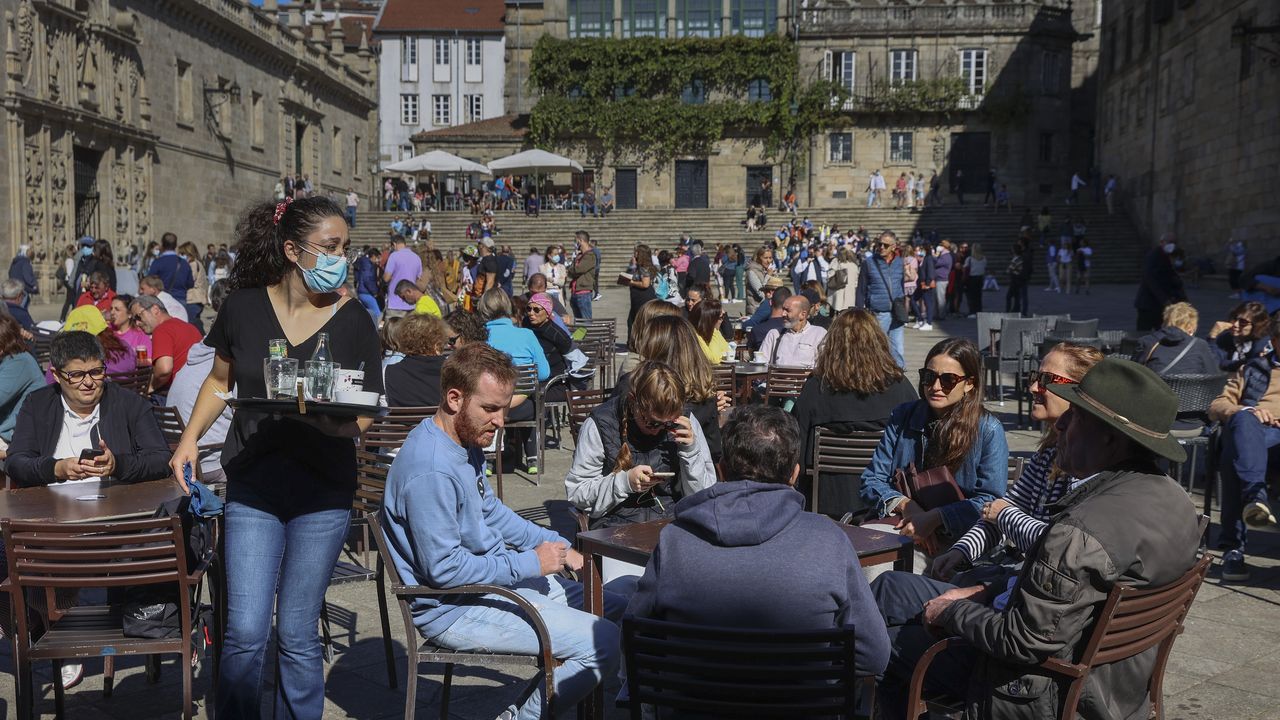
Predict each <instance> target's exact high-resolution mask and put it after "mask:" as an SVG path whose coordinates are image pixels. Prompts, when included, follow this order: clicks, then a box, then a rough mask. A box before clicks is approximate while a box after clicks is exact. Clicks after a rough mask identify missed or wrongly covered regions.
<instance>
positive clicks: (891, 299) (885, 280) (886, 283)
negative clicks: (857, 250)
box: [871, 259, 898, 305]
mask: <svg viewBox="0 0 1280 720" xmlns="http://www.w3.org/2000/svg"><path fill="white" fill-rule="evenodd" d="M871 264H873V265H875V266H876V272H878V273H880V281H881V282H883V283H884V291H885V292H887V293H889V304H890V305H892V304H893V303H894V301H896V300H897V299H898V298H896V297H894V296H893V288H891V287H889V279H888V278H886V277H885V276H884V268H882V267H880V263H879V262H877V261H876V260H874V259H873V260H872V261H871Z"/></svg>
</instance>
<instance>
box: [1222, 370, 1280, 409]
mask: <svg viewBox="0 0 1280 720" xmlns="http://www.w3.org/2000/svg"><path fill="white" fill-rule="evenodd" d="M1243 390H1244V375H1243V374H1241V373H1240V372H1238V371H1237V372H1236V374H1235V375H1233V376H1231V379H1230V380H1228V381H1227V386H1226V387H1225V388H1223V389H1222V394H1221V395H1219V396H1218V397H1217V399H1216V400H1214V401H1213V402H1212V403H1210V404H1209V419H1210V420H1213V421H1214V422H1226V421H1227V420H1230V419H1231V416H1232V415H1235V414H1236V413H1238V412H1240V410H1242V409H1243V406H1242V405H1241V404H1240V393H1241V392H1242V391H1243ZM1258 407H1260V408H1262V409H1263V410H1267V411H1269V412H1270V413H1271V414H1272V415H1275V416H1276V417H1280V368H1277V369H1273V370H1272V371H1271V382H1269V383H1267V392H1266V393H1265V394H1263V396H1262V400H1260V401H1258Z"/></svg>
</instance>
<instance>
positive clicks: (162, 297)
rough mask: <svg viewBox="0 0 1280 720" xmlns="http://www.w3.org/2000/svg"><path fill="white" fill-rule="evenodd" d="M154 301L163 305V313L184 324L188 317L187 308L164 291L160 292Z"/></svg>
mask: <svg viewBox="0 0 1280 720" xmlns="http://www.w3.org/2000/svg"><path fill="white" fill-rule="evenodd" d="M156 299H157V300H159V301H160V302H161V303H163V304H164V311H165V312H167V313H169V314H170V315H172V316H173V317H176V318H178V319H179V320H182V321H183V322H186V320H187V318H188V317H190V316H189V315H187V306H186V305H183V304H182V303H180V302H178V300H177V298H175V297H174V296H172V295H170V294H169V293H167V292H165V291H164V290H161V291H160V294H159V295H156Z"/></svg>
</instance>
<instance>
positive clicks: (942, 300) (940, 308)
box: [933, 280, 951, 320]
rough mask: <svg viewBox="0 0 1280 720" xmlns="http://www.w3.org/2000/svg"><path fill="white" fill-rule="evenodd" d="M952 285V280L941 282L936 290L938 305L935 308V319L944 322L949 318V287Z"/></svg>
mask: <svg viewBox="0 0 1280 720" xmlns="http://www.w3.org/2000/svg"><path fill="white" fill-rule="evenodd" d="M950 284H951V281H950V280H939V281H938V286H937V287H936V288H934V291H935V292H936V293H937V298H936V301H937V304H936V305H935V306H934V311H933V319H934V320H942V319H943V318H945V317H946V316H947V313H946V310H947V286H948V285H950Z"/></svg>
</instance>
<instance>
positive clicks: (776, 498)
mask: <svg viewBox="0 0 1280 720" xmlns="http://www.w3.org/2000/svg"><path fill="white" fill-rule="evenodd" d="M723 435H724V454H723V455H722V459H721V461H720V469H721V470H722V471H723V474H724V477H725V479H726V482H720V483H716V484H715V485H713V486H711V487H709V488H706V489H705V490H702V491H700V492H697V493H695V494H693V495H690V496H689V497H686V498H684V499H682V500H681V501H680V502H678V503H676V505H675V520H674V521H673V522H672V523H671V524H670V525H668V526H667V527H665V528H663V530H662V534H661V535H660V536H659V537H658V546H657V547H656V548H655V549H654V551H653V555H652V556H650V558H649V564H648V566H647V567H645V571H644V576H643V577H642V578H641V579H640V584H639V589H638V590H637V592H636V594H635V595H634V596H632V598H631V602H630V604H629V605H628V606H627V614H628V615H632V616H635V617H650V618H656V619H659V620H667V621H671V622H680V623H690V624H695V625H709V626H719V627H737V628H751V629H778V630H816V629H823V628H831V627H847V626H853V627H854V628H855V630H856V633H857V643H856V645H857V649H856V653H857V657H856V672H857V674H858V675H860V676H866V675H879V674H881V673H883V672H884V669H885V667H886V666H887V664H888V662H889V635H888V631H887V630H886V629H885V624H884V620H883V619H882V618H881V617H880V615H879V612H878V611H877V610H876V605H875V601H874V599H873V598H872V596H871V590H870V588H869V587H868V586H867V580H866V578H865V577H864V576H863V574H862V568H861V567H860V566H859V564H858V556H857V553H856V552H855V551H854V549H853V545H852V544H851V543H850V542H849V538H848V536H846V535H845V533H844V532H843V531H842V530H840V528H839V527H838V526H837V525H836V524H835V523H834V522H833V521H831V520H830V519H829V518H827V517H825V516H823V515H817V514H814V513H808V512H804V496H803V495H801V494H800V493H799V492H798V491H797V490H796V489H795V487H794V486H795V483H796V478H798V477H799V475H800V465H799V461H800V448H801V441H800V429H799V426H798V425H797V424H796V421H795V419H794V418H793V417H791V415H789V414H787V413H786V412H784V411H782V410H781V409H779V408H773V407H763V406H746V407H743V408H740V409H738V410H736V411H735V412H734V414H733V416H732V417H730V419H729V422H728V423H726V424H725V426H724V430H723ZM797 558H804V560H803V562H801V561H798V560H797ZM762 588H769V592H768V594H767V595H761V594H760V590H761V589H762Z"/></svg>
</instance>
